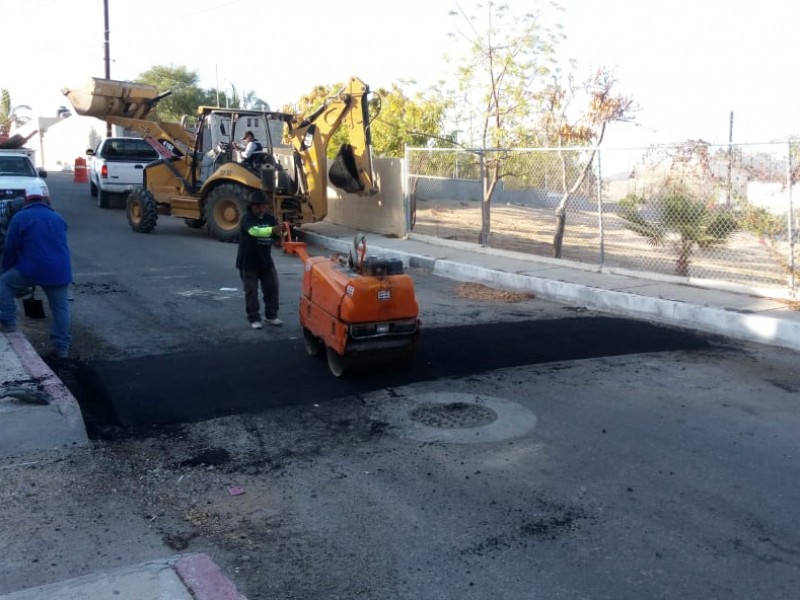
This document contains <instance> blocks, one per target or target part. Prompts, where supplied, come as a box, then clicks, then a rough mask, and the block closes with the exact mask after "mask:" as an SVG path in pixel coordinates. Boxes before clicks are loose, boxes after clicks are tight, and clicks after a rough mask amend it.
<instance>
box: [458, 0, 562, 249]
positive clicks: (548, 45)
mask: <svg viewBox="0 0 800 600" xmlns="http://www.w3.org/2000/svg"><path fill="white" fill-rule="evenodd" d="M450 14H451V15H452V16H453V17H454V21H455V28H456V30H455V32H454V33H452V34H450V35H451V36H452V37H453V38H454V40H455V41H456V44H457V48H456V50H457V51H460V52H459V55H458V58H455V59H451V62H452V64H454V66H455V71H456V72H455V80H456V89H455V90H453V91H451V92H450V95H451V106H452V107H453V109H454V110H453V112H454V114H453V119H454V120H455V122H456V123H458V124H459V125H460V126H465V129H464V130H461V131H459V140H458V141H459V144H461V145H462V146H463V147H467V148H474V149H477V151H478V153H479V154H478V155H479V159H480V163H481V180H482V188H483V193H482V203H481V231H480V234H479V239H478V241H479V243H480V244H481V245H484V246H486V245H489V235H490V233H491V200H492V195H493V193H494V191H495V189H496V187H497V185H498V183H499V182H500V180H501V179H503V178H504V177H508V176H510V175H513V167H512V166H511V165H512V162H511V159H512V156H513V153H511V152H509V150H508V149H510V148H514V147H519V146H521V145H522V142H523V141H524V140H526V139H527V135H528V134H527V132H528V131H529V130H530V129H531V126H532V119H533V118H534V116H535V115H537V114H539V113H540V111H541V103H542V91H543V90H544V89H545V87H546V83H547V81H548V78H549V76H550V74H551V73H552V72H553V70H554V68H555V65H556V55H555V50H556V45H557V43H558V42H559V41H560V40H561V39H562V37H563V36H562V34H561V32H560V30H559V29H558V28H550V27H547V26H546V25H545V24H544V23H545V21H544V13H543V12H542V11H537V12H526V13H523V14H519V13H518V12H513V11H512V10H511V9H510V7H509V5H508V4H506V3H505V2H493V1H492V0H489V1H487V2H479V3H477V4H475V7H474V14H470V13H468V12H467V11H466V10H465V9H464V8H462V6H461V5H460V4H459V3H456V10H453V11H451V13H450Z"/></svg>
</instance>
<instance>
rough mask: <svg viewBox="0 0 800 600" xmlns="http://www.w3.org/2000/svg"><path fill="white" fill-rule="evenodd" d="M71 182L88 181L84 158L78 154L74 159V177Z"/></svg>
mask: <svg viewBox="0 0 800 600" xmlns="http://www.w3.org/2000/svg"><path fill="white" fill-rule="evenodd" d="M72 181H73V183H86V182H87V181H89V172H88V171H87V170H86V159H85V158H81V157H80V156H79V157H78V158H76V159H75V177H73V179H72Z"/></svg>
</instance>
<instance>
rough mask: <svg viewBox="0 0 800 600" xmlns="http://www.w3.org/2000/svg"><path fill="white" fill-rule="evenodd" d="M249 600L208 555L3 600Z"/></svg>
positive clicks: (157, 562)
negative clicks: (111, 599)
mask: <svg viewBox="0 0 800 600" xmlns="http://www.w3.org/2000/svg"><path fill="white" fill-rule="evenodd" d="M43 598H46V599H47V600H106V599H108V598H114V600H163V599H165V598H169V599H170V600H247V598H245V596H243V595H242V594H240V593H239V592H238V591H237V590H236V586H235V585H234V584H233V582H231V581H230V580H229V579H228V578H227V577H225V575H224V574H223V573H222V571H221V570H220V568H219V567H218V566H217V565H216V563H214V561H213V560H211V557H210V556H208V555H207V554H203V553H198V554H187V555H184V556H176V557H172V558H167V559H164V560H154V561H149V562H146V563H143V564H139V565H134V566H131V567H121V568H118V569H112V570H109V571H102V572H99V573H92V574H89V575H84V576H82V577H76V578H75V579H68V580H66V581H61V582H58V583H52V584H48V585H43V586H39V587H35V588H28V589H25V590H20V591H17V592H12V593H10V594H7V595H5V596H0V600H41V599H43Z"/></svg>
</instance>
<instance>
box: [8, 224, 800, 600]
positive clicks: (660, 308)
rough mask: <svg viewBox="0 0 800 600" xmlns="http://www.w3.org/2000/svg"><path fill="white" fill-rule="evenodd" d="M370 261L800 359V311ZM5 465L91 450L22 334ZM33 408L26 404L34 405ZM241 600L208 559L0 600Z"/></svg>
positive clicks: (373, 245) (452, 258)
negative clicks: (799, 354) (35, 454)
mask: <svg viewBox="0 0 800 600" xmlns="http://www.w3.org/2000/svg"><path fill="white" fill-rule="evenodd" d="M355 234H356V231H354V230H352V229H348V228H344V227H340V226H337V225H333V224H330V223H325V222H322V223H315V224H313V225H309V226H305V227H304V228H303V239H304V240H305V241H306V242H308V243H309V244H310V245H315V246H320V247H323V248H326V249H328V250H331V251H334V252H341V253H348V252H349V250H350V247H351V246H352V243H353V237H354V235H355ZM367 252H368V254H370V255H378V256H385V257H393V258H399V259H401V260H402V261H403V263H404V264H405V265H406V266H411V267H422V268H427V269H430V270H432V271H433V273H435V274H436V275H440V276H442V277H448V278H451V279H454V280H458V281H471V282H478V283H483V284H486V285H490V286H495V287H502V288H508V289H512V290H517V291H526V292H530V293H532V294H534V295H536V296H537V297H538V298H542V299H544V300H551V301H556V302H565V303H569V304H571V305H575V306H583V307H586V308H589V309H592V310H597V311H601V312H607V313H612V314H617V315H623V316H627V317H632V318H637V319H647V320H651V321H656V322H660V323H664V324H668V325H673V326H677V327H684V328H688V329H696V330H700V331H704V332H707V333H712V334H717V335H723V336H728V337H730V338H735V339H740V340H745V341H750V342H758V343H762V344H768V345H774V346H778V347H782V348H787V349H791V350H800V311H796V310H791V308H790V307H789V306H788V305H787V304H786V303H782V302H779V301H777V300H769V299H765V298H760V297H755V296H750V295H746V294H742V293H736V292H728V291H718V290H709V289H703V288H698V287H693V286H689V285H683V284H680V283H671V282H666V281H653V280H648V279H645V278H644V277H641V276H637V275H635V274H629V273H624V274H623V273H599V272H598V271H597V269H593V268H591V267H587V266H586V265H579V264H576V263H570V262H568V261H557V260H554V259H546V258H540V257H534V256H530V255H525V254H519V253H514V252H505V251H499V250H492V249H485V248H480V247H477V246H475V245H472V244H464V243H458V242H450V241H447V240H439V239H436V238H429V237H424V236H418V235H415V234H411V235H410V236H409V237H408V238H407V239H397V238H388V237H383V236H380V235H377V234H373V235H368V236H367ZM0 373H2V379H1V380H0V391H1V392H2V393H4V394H8V393H9V392H12V393H14V394H15V396H8V395H6V396H5V397H2V396H0V458H7V457H9V456H16V455H18V454H23V453H25V452H27V451H33V450H37V449H50V448H60V447H65V448H67V449H68V448H69V447H75V446H84V445H86V444H88V443H89V441H88V439H87V437H86V431H85V428H84V425H83V421H82V419H81V415H80V409H79V407H78V403H77V401H76V400H75V398H74V397H73V396H72V394H71V393H70V392H69V390H68V389H67V388H66V386H64V385H63V383H62V382H61V381H60V380H59V379H58V378H57V377H56V376H55V374H53V373H52V372H51V371H50V370H49V368H48V367H47V365H46V364H45V363H44V362H43V361H42V360H41V358H39V356H38V354H37V353H36V352H35V350H34V349H33V348H32V346H31V345H30V344H29V343H28V341H27V339H26V338H25V337H24V335H23V334H21V333H11V334H2V333H0ZM26 393H27V396H28V397H27V399H28V400H33V401H39V402H42V401H44V402H45V403H39V404H34V403H29V402H26V401H23V400H20V399H19V396H20V395H22V396H25V394H26ZM110 597H114V598H116V599H118V600H134V599H135V600H150V599H151V598H152V599H153V600H155V599H157V598H158V599H162V598H169V599H174V600H184V599H186V600H189V599H192V598H194V599H197V600H212V599H213V600H228V599H237V600H242V599H243V596H241V595H239V594H238V593H237V592H236V589H235V587H234V586H233V584H232V583H231V582H230V581H228V580H227V579H226V578H225V577H224V575H223V574H222V573H221V572H220V571H219V568H218V567H217V566H216V565H215V564H214V563H213V562H212V561H211V559H210V558H209V557H208V556H206V555H191V556H189V557H173V558H169V559H165V560H163V561H159V562H153V563H147V564H144V565H136V566H133V567H129V568H126V569H120V570H114V571H108V572H102V573H98V574H95V575H92V576H88V577H83V578H80V579H75V580H71V581H66V582H62V583H59V584H54V585H51V586H46V587H44V588H36V589H30V590H22V591H19V592H15V593H12V594H10V595H6V596H0V600H33V599H35V598H37V599H38V598H48V599H50V600H78V599H81V600H99V599H100V598H110Z"/></svg>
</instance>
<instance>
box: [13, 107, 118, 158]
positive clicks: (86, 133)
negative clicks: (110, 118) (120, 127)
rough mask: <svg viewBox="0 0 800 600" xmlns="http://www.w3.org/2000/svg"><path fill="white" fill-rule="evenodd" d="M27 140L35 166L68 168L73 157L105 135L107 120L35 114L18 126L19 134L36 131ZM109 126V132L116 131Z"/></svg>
mask: <svg viewBox="0 0 800 600" xmlns="http://www.w3.org/2000/svg"><path fill="white" fill-rule="evenodd" d="M37 130H38V133H37V134H36V135H34V136H33V137H32V138H31V139H30V140H29V141H28V143H27V144H26V147H27V148H31V149H33V150H34V152H35V155H34V162H35V163H36V166H37V167H40V168H44V169H46V170H48V171H71V170H72V169H73V167H74V166H75V159H76V158H86V150H87V149H88V148H94V147H95V146H97V144H98V142H99V141H100V140H101V139H103V138H104V137H105V136H106V122H105V121H102V120H100V119H96V118H94V117H82V116H76V115H72V116H69V117H38V118H37V119H33V120H31V121H30V122H28V123H26V124H25V125H24V126H22V127H20V128H19V129H18V130H17V133H19V134H20V135H23V136H24V135H27V134H28V133H29V132H32V131H37ZM115 130H116V127H113V128H112V135H123V134H122V133H117V132H116V131H115Z"/></svg>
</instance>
